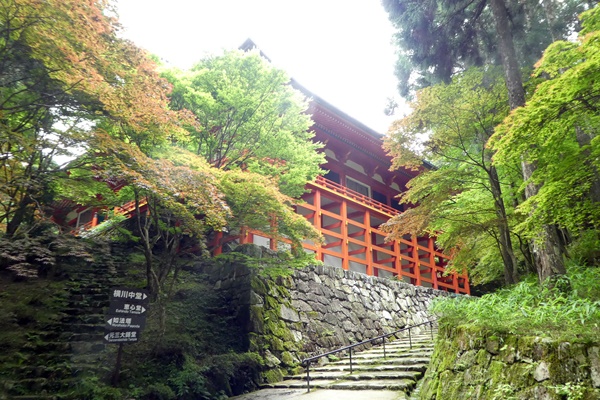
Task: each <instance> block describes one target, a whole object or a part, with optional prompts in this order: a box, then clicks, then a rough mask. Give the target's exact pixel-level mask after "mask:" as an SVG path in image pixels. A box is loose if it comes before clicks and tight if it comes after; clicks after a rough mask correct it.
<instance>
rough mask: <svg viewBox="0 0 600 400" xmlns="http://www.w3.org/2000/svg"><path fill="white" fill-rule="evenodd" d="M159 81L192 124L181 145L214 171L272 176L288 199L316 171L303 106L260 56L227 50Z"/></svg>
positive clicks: (280, 73)
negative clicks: (191, 118)
mask: <svg viewBox="0 0 600 400" xmlns="http://www.w3.org/2000/svg"><path fill="white" fill-rule="evenodd" d="M163 75H164V76H165V77H166V78H167V79H168V80H169V81H170V82H171V83H172V84H173V93H172V95H171V105H172V107H173V108H175V109H184V108H185V109H188V110H190V111H191V112H192V113H193V114H194V116H195V118H196V121H197V125H196V126H188V129H189V132H190V139H189V141H186V142H181V143H179V144H180V145H182V146H188V147H189V148H190V150H192V151H193V152H194V153H196V154H198V155H201V156H203V157H204V158H205V159H206V160H208V162H210V163H211V164H212V165H214V166H215V167H217V168H222V169H234V168H245V169H247V170H249V171H252V172H256V173H259V174H261V175H265V176H270V177H273V178H277V179H278V182H277V183H278V185H279V187H280V189H281V191H282V192H283V193H286V194H288V195H291V196H299V195H301V194H302V193H303V192H304V185H305V184H306V182H308V181H310V180H312V179H314V178H315V176H316V175H317V174H319V173H320V172H321V169H320V168H319V164H322V163H324V161H325V160H324V156H323V155H322V154H319V153H317V150H318V149H320V148H321V147H322V145H320V144H316V143H313V142H312V141H311V139H312V137H313V135H314V134H313V133H312V132H309V130H308V129H309V127H310V125H311V124H312V122H311V119H310V115H308V114H306V113H305V111H306V109H307V103H306V101H305V100H304V98H303V97H302V95H301V94H300V93H299V92H297V91H295V90H294V89H293V88H292V87H291V86H290V85H289V84H288V81H289V78H288V77H287V76H286V74H285V73H284V72H283V71H281V70H279V69H276V68H274V67H273V66H272V65H271V64H270V63H269V62H267V61H266V60H265V59H263V58H262V57H261V56H260V54H259V53H258V52H241V51H229V52H225V53H224V54H223V55H220V56H214V57H208V58H205V59H203V60H201V61H200V62H198V63H197V64H196V65H195V66H194V67H193V68H192V69H191V70H189V71H177V70H170V71H165V72H164V73H163Z"/></svg>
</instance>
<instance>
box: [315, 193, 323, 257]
mask: <svg viewBox="0 0 600 400" xmlns="http://www.w3.org/2000/svg"><path fill="white" fill-rule="evenodd" d="M315 228H316V229H317V231H319V232H320V233H323V230H322V227H321V191H320V190H319V189H315ZM316 257H317V260H319V261H323V250H322V248H321V246H317V254H316Z"/></svg>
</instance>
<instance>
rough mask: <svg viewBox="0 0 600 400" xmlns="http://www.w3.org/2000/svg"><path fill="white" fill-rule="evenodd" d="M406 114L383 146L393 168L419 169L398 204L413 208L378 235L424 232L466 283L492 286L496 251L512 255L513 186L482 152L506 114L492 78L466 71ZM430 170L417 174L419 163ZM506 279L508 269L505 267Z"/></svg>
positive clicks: (513, 176) (509, 172)
mask: <svg viewBox="0 0 600 400" xmlns="http://www.w3.org/2000/svg"><path fill="white" fill-rule="evenodd" d="M411 106H412V108H413V112H412V113H411V114H410V115H409V116H407V117H405V118H403V119H402V120H399V121H396V122H395V123H394V124H393V125H392V127H391V128H390V134H389V136H388V138H387V139H386V142H385V147H386V149H387V150H388V151H389V152H390V154H391V155H392V156H393V157H394V159H393V166H394V167H395V168H402V167H404V168H421V170H422V172H421V174H419V175H418V176H417V177H416V178H414V179H412V180H411V181H410V182H409V183H408V185H407V187H408V190H407V191H406V192H404V193H402V195H401V197H400V201H401V202H402V203H405V204H409V205H415V206H413V207H411V208H409V209H408V210H406V211H405V212H404V213H402V214H400V215H398V216H395V217H394V218H392V219H391V220H390V221H388V222H387V223H386V224H384V225H383V229H384V230H385V231H386V232H388V234H389V236H388V238H389V239H398V238H401V237H402V236H404V235H407V234H413V235H414V234H421V233H423V232H426V233H428V234H430V235H436V236H437V242H438V245H439V246H441V247H442V248H446V249H448V248H456V249H457V252H456V254H455V255H454V258H453V261H452V265H453V266H454V267H455V268H457V269H458V270H462V269H463V268H469V269H471V268H472V267H473V266H478V267H476V268H475V269H473V274H472V276H471V277H472V279H474V280H473V282H474V283H476V284H478V283H485V282H489V281H491V280H495V279H496V278H497V277H498V273H500V274H501V272H502V268H500V269H498V268H497V266H498V260H501V259H502V257H501V256H500V254H501V250H502V248H503V247H504V248H507V250H506V251H505V252H506V253H509V252H512V251H513V250H512V246H511V245H510V243H503V240H504V242H506V241H507V239H506V236H505V235H504V236H503V234H502V232H503V231H502V229H503V230H504V231H507V230H508V229H510V226H511V225H512V224H514V222H513V221H512V217H513V216H512V213H511V208H510V207H508V206H507V204H511V203H512V202H513V201H514V198H513V195H514V193H513V190H512V186H514V182H518V181H519V175H518V173H515V170H513V169H511V168H508V167H507V168H504V169H500V170H499V169H497V168H495V167H494V166H493V165H492V157H493V152H492V151H491V150H490V149H488V148H487V147H486V144H487V140H488V138H489V137H490V136H491V135H492V133H493V130H494V126H495V125H497V124H498V123H500V122H501V121H502V120H503V119H504V117H505V116H506V115H507V114H508V102H507V98H506V89H505V86H504V83H503V80H502V76H501V74H500V71H499V70H497V69H494V68H486V69H476V68H472V69H470V70H468V71H465V72H464V73H463V74H461V75H457V76H456V77H455V78H454V80H453V81H452V82H451V83H449V84H440V85H436V86H431V87H428V88H426V89H423V90H421V91H419V92H418V94H417V99H416V101H414V102H413V103H411ZM423 158H424V159H427V160H428V161H431V162H432V163H433V164H434V165H435V166H436V167H435V168H433V169H424V168H423V166H422V165H423V161H422V159H423ZM507 269H508V270H509V274H512V271H513V267H512V266H510V267H507Z"/></svg>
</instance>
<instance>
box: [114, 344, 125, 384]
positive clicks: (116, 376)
mask: <svg viewBox="0 0 600 400" xmlns="http://www.w3.org/2000/svg"><path fill="white" fill-rule="evenodd" d="M122 358H123V343H119V349H118V350H117V363H116V364H115V370H114V372H113V376H112V380H111V383H112V385H113V386H114V387H116V386H117V385H118V384H119V374H120V373H121V359H122Z"/></svg>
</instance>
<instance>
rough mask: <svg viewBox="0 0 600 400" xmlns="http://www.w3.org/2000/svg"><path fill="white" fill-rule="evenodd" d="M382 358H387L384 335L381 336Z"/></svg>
mask: <svg viewBox="0 0 600 400" xmlns="http://www.w3.org/2000/svg"><path fill="white" fill-rule="evenodd" d="M383 358H387V355H386V354H385V336H384V337H383Z"/></svg>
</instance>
